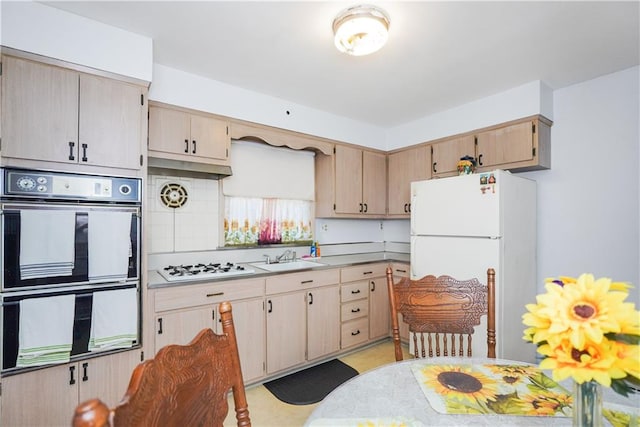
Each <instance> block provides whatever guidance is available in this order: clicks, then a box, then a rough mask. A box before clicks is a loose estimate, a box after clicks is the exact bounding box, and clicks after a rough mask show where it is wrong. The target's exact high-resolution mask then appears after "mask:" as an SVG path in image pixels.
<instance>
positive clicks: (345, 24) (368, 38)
mask: <svg viewBox="0 0 640 427" xmlns="http://www.w3.org/2000/svg"><path fill="white" fill-rule="evenodd" d="M388 31H389V16H388V15H387V13H386V12H385V11H383V10H382V9H380V8H378V7H376V6H371V5H358V6H353V7H350V8H347V9H345V10H343V11H342V12H340V13H339V14H338V16H336V18H335V19H334V20H333V34H334V35H335V38H334V42H335V45H336V48H338V50H339V51H340V52H345V53H348V54H349V55H353V56H362V55H369V54H370V53H373V52H376V51H377V50H379V49H380V48H381V47H382V46H384V44H385V43H386V42H387V39H388V37H389V35H388Z"/></svg>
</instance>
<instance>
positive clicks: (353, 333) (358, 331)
mask: <svg viewBox="0 0 640 427" xmlns="http://www.w3.org/2000/svg"><path fill="white" fill-rule="evenodd" d="M351 335H352V336H356V335H360V329H358V330H357V331H355V332H351Z"/></svg>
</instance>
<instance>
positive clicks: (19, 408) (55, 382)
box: [0, 363, 81, 427]
mask: <svg viewBox="0 0 640 427" xmlns="http://www.w3.org/2000/svg"><path fill="white" fill-rule="evenodd" d="M77 365H78V364H77V363H72V364H67V365H60V366H54V367H51V368H46V369H39V370H37V371H33V372H27V373H24V374H19V375H13V376H10V377H3V378H2V422H0V425H3V426H11V427H40V426H42V427H45V426H46V427H49V426H68V425H69V424H70V423H71V417H72V416H73V411H74V409H75V407H76V406H77V405H78V403H79V402H78V387H79V385H80V382H81V379H80V373H79V372H78V366H77ZM71 368H73V371H71ZM72 376H73V377H72ZM71 383H73V384H71Z"/></svg>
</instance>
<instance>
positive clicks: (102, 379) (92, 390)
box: [78, 350, 140, 408]
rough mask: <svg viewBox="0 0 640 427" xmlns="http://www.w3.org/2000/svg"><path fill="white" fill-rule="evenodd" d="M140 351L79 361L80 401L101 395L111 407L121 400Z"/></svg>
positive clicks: (138, 359) (138, 360)
mask: <svg viewBox="0 0 640 427" xmlns="http://www.w3.org/2000/svg"><path fill="white" fill-rule="evenodd" d="M138 363H140V351H135V350H133V351H125V352H122V353H115V354H112V355H109V356H104V357H98V358H95V359H90V360H86V361H81V362H79V363H78V367H79V372H78V377H79V379H78V381H79V382H80V395H79V400H78V403H82V402H84V401H86V400H89V399H93V398H95V397H99V398H100V399H101V400H102V401H103V402H104V403H106V404H107V406H109V407H110V408H111V407H113V406H115V405H116V404H118V403H119V402H120V400H121V399H122V397H123V396H124V394H125V393H126V391H127V387H128V386H129V380H130V379H131V374H132V373H133V370H134V369H135V367H136V366H137V365H138Z"/></svg>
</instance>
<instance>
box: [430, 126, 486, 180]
mask: <svg viewBox="0 0 640 427" xmlns="http://www.w3.org/2000/svg"><path fill="white" fill-rule="evenodd" d="M475 152H476V147H475V138H474V137H473V135H465V136H461V137H458V138H453V139H447V140H446V141H443V142H436V143H434V144H432V145H431V175H432V176H433V177H438V178H439V177H444V176H454V175H457V174H458V162H459V161H460V158H461V157H464V156H471V157H475Z"/></svg>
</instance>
